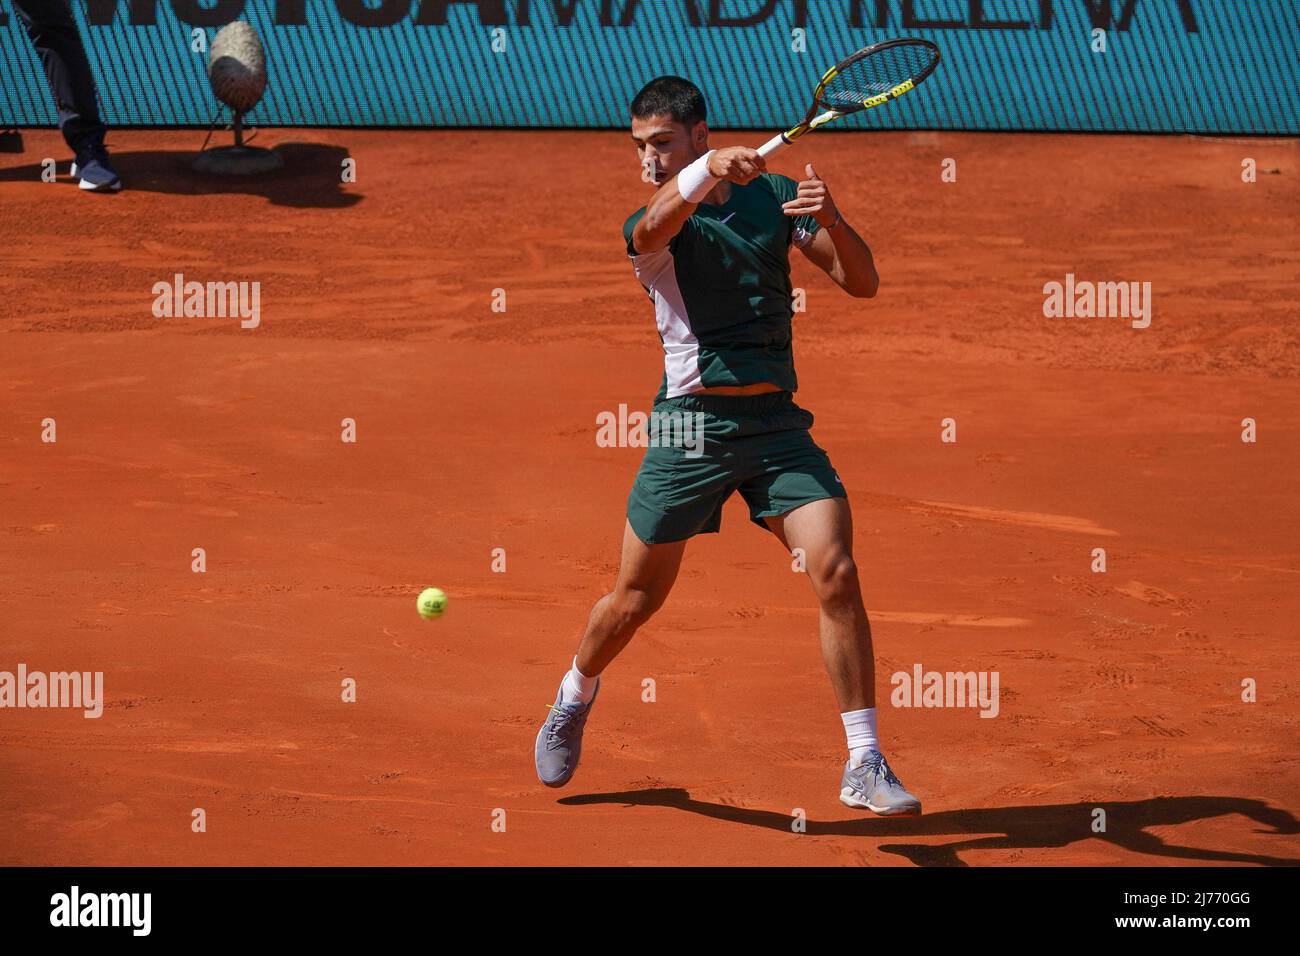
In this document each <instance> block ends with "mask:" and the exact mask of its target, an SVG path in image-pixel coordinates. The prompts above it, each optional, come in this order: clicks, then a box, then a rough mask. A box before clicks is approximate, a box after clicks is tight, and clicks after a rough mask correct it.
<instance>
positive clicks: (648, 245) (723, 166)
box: [632, 146, 767, 255]
mask: <svg viewBox="0 0 1300 956" xmlns="http://www.w3.org/2000/svg"><path fill="white" fill-rule="evenodd" d="M766 168H767V163H766V162H765V161H764V159H763V157H762V156H760V155H758V150H756V149H750V148H749V147H747V146H727V147H725V148H724V149H711V150H709V151H708V152H707V153H705V154H704V155H703V156H701V157H700V158H699V159H697V160H696V161H695V162H693V163H691V165H689V166H687V167H686V168H685V169H683V170H682V171H681V172H680V173H678V174H677V175H676V176H674V177H673V178H672V179H670V180H668V182H666V183H664V184H663V185H662V186H660V187H659V190H658V192H656V193H655V194H654V196H653V197H652V198H651V200H650V202H649V203H648V204H647V205H646V207H645V215H644V216H642V217H641V218H640V219H639V220H638V221H637V224H636V226H635V227H633V229H632V247H633V248H634V249H636V251H637V254H638V255H644V254H645V253H647V252H654V251H655V250H656V249H662V248H663V247H664V246H666V245H668V243H670V242H671V241H672V239H673V236H675V235H677V233H679V232H681V230H682V226H683V225H685V223H686V220H687V219H689V218H691V215H692V214H693V213H694V212H695V209H696V207H697V206H699V204H700V203H702V202H703V201H704V197H705V196H707V195H708V194H709V193H710V192H711V191H712V190H713V187H714V186H716V185H717V184H718V183H719V182H721V181H722V180H724V179H725V180H726V181H727V182H731V183H737V184H739V185H741V186H743V185H744V184H745V183H747V182H749V181H750V180H752V179H754V178H755V177H756V176H758V174H759V173H761V172H763V171H764V170H765V169H766Z"/></svg>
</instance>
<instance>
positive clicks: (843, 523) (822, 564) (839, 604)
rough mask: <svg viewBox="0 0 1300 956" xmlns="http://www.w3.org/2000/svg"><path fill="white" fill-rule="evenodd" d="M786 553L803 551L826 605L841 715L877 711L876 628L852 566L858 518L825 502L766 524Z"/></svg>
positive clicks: (840, 501) (825, 633)
mask: <svg viewBox="0 0 1300 956" xmlns="http://www.w3.org/2000/svg"><path fill="white" fill-rule="evenodd" d="M764 520H765V521H766V523H767V526H768V527H769V528H771V529H772V531H773V532H774V533H775V534H776V536H777V538H778V539H780V541H781V543H782V544H784V545H785V546H786V550H790V551H792V550H793V549H795V548H799V549H801V551H802V553H803V555H804V561H805V570H806V571H807V574H808V580H809V581H810V582H811V583H812V587H813V593H814V594H816V596H817V601H818V603H819V604H820V605H821V615H820V630H821V646H822V658H823V659H824V660H825V661H826V669H827V671H828V672H829V673H830V677H831V684H832V685H833V686H834V688H835V697H836V699H837V700H838V701H839V704H840V710H841V711H856V710H862V709H863V708H867V707H875V706H876V688H875V679H876V665H875V657H874V655H873V653H872V647H871V624H870V622H869V621H868V620H867V610H866V607H865V606H864V605H863V603H862V589H861V586H860V585H859V583H858V566H857V564H856V563H855V562H854V560H853V516H852V513H851V512H850V510H849V502H848V499H847V498H823V499H821V500H820V501H812V502H809V503H808V504H804V505H801V506H800V507H798V508H796V509H795V510H793V511H791V512H790V513H788V514H786V515H782V516H778V517H770V518H766V519H764Z"/></svg>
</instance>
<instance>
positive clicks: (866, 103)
mask: <svg viewBox="0 0 1300 956" xmlns="http://www.w3.org/2000/svg"><path fill="white" fill-rule="evenodd" d="M917 45H920V46H925V47H928V48H929V50H930V53H931V57H930V62H929V63H928V64H927V65H926V67H925V69H923V70H922V71H921V72H920V73H918V74H917V75H916V76H911V77H908V78H907V79H906V80H904V81H903V82H902V83H899V84H897V85H895V86H893V87H891V88H890V89H888V90H886V91H885V92H883V93H877V94H876V95H875V96H870V97H867V99H865V100H863V101H862V103H861V104H860V105H858V104H854V105H853V106H852V107H850V108H849V109H828V110H825V111H824V112H821V113H818V112H817V110H818V108H820V107H824V106H825V105H826V104H825V103H823V102H822V94H823V93H824V92H825V91H826V84H828V83H829V82H830V81H831V80H833V79H835V77H837V76H839V75H840V73H841V72H842V71H844V70H845V69H847V68H848V67H849V66H851V65H852V64H854V63H856V62H857V61H858V60H861V59H863V58H864V57H868V56H871V55H873V54H875V53H877V52H879V51H881V50H886V49H888V48H890V47H895V46H917ZM938 65H939V48H938V47H937V46H935V45H934V44H933V43H931V42H930V41H929V40H921V39H916V38H912V37H900V38H898V39H894V40H883V41H881V42H880V43H873V44H872V45H871V46H868V47H863V48H862V49H861V50H858V51H857V52H856V53H854V54H853V55H852V56H848V57H845V58H844V59H843V60H840V62H838V63H836V64H835V65H834V66H833V67H831V68H830V69H829V70H827V71H826V72H825V73H823V74H822V75H821V79H820V80H818V81H817V88H816V89H815V90H813V102H812V106H811V107H809V109H808V113H807V115H806V116H805V117H804V118H803V120H802V121H801V122H800V123H799V124H798V125H796V126H792V127H791V128H790V129H788V130H786V131H785V132H783V133H778V134H777V135H775V136H773V137H772V138H771V139H769V140H768V141H767V142H766V143H764V144H763V145H762V146H760V147H759V148H758V154H759V155H760V156H762V157H763V158H764V159H766V158H767V157H768V156H771V155H773V154H774V153H777V152H780V151H781V150H783V149H785V148H786V147H787V146H789V145H790V144H791V143H793V142H794V141H795V140H796V139H798V138H799V137H800V136H802V135H803V134H804V133H807V132H810V131H812V130H815V129H817V128H818V127H819V126H825V125H826V124H827V123H830V122H832V121H833V120H837V119H839V118H840V117H841V116H848V115H850V114H851V113H860V112H862V111H863V110H869V109H871V108H872V107H875V106H880V105H882V104H884V103H888V102H889V101H890V100H894V99H897V98H898V97H900V96H902V95H903V94H904V93H906V92H908V91H909V90H912V89H915V88H916V87H917V86H918V85H920V83H921V82H922V81H923V80H925V78H926V77H928V76H929V75H930V74H931V73H933V72H934V70H935V67H937V66H938Z"/></svg>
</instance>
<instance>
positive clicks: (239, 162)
mask: <svg viewBox="0 0 1300 956" xmlns="http://www.w3.org/2000/svg"><path fill="white" fill-rule="evenodd" d="M192 165H193V167H194V169H195V170H197V171H198V172H200V173H215V174H216V175H218V176H250V175H253V174H254V173H269V172H271V171H273V170H276V169H279V168H281V167H282V166H284V159H283V158H282V157H281V156H280V154H279V153H273V152H271V151H270V150H269V149H262V148H260V147H258V146H220V147H218V148H216V149H206V150H204V151H203V152H201V153H199V155H198V156H196V157H194V162H193V164H192Z"/></svg>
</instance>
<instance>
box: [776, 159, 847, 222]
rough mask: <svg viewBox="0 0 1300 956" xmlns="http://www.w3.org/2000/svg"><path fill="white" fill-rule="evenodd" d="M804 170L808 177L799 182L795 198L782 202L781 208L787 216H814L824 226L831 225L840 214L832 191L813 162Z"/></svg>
mask: <svg viewBox="0 0 1300 956" xmlns="http://www.w3.org/2000/svg"><path fill="white" fill-rule="evenodd" d="M804 171H805V172H806V173H807V174H808V178H807V179H805V180H803V181H802V182H800V183H799V191H798V192H797V193H796V194H795V197H794V199H791V200H790V201H789V202H787V203H782V204H781V210H782V211H783V212H784V213H785V214H786V215H787V216H812V217H813V218H814V219H816V220H817V221H818V222H819V223H820V224H821V225H822V226H823V227H825V226H829V225H831V224H832V223H833V222H835V219H836V217H838V216H839V210H837V209H836V208H835V200H834V199H832V198H831V191H830V190H829V189H827V188H826V183H825V182H823V181H822V178H821V177H820V176H818V175H817V170H815V169H813V168H812V163H808V164H807V165H806V166H805V167H804Z"/></svg>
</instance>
